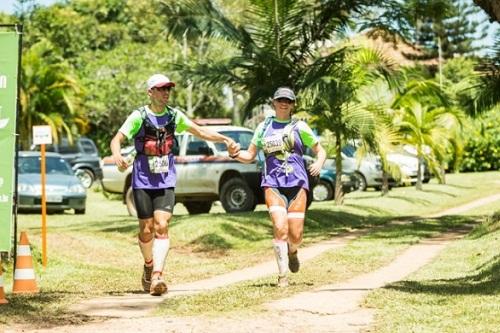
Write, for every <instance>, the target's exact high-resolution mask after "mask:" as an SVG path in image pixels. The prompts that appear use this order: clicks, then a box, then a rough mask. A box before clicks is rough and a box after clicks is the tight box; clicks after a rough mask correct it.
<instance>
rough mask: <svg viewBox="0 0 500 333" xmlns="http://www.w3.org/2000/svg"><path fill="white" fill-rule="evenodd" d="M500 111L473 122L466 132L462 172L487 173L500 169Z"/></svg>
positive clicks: (497, 110)
mask: <svg viewBox="0 0 500 333" xmlns="http://www.w3.org/2000/svg"><path fill="white" fill-rule="evenodd" d="M498 124H500V110H499V109H498V108H496V109H494V110H493V111H491V112H489V113H488V114H486V115H485V116H484V117H482V118H480V119H477V120H475V121H474V122H472V126H471V127H469V128H468V129H466V130H465V133H464V134H465V141H466V144H465V148H464V157H463V161H462V166H461V171H487V170H498V169H499V168H500V126H498Z"/></svg>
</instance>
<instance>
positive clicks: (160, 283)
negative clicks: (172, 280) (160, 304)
mask: <svg viewBox="0 0 500 333" xmlns="http://www.w3.org/2000/svg"><path fill="white" fill-rule="evenodd" d="M167 289H168V288H167V284H166V283H165V280H163V278H162V277H161V276H160V277H158V278H155V279H152V280H151V289H150V290H149V294H150V295H151V296H161V295H163V294H164V293H166V292H167Z"/></svg>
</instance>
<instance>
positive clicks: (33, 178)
mask: <svg viewBox="0 0 500 333" xmlns="http://www.w3.org/2000/svg"><path fill="white" fill-rule="evenodd" d="M40 162H41V155H40V152H35V151H26V152H25V151H21V152H19V158H18V168H17V170H18V182H17V192H18V208H19V209H20V210H40V209H41V207H42V184H41V171H40V170H41V168H40V167H41V164H40ZM45 165H46V184H45V196H46V207H47V211H63V210H66V209H73V210H74V211H75V214H85V204H86V200H87V192H86V190H85V188H84V187H83V186H82V184H81V182H80V180H79V179H78V178H77V177H76V176H75V174H74V172H73V170H72V169H71V166H70V165H69V164H68V162H66V161H65V160H64V158H63V157H62V156H61V155H59V154H56V153H47V154H46V159H45Z"/></svg>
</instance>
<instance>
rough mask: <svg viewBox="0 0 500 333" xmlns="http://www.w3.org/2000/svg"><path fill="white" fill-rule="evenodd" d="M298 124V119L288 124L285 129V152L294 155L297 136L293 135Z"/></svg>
mask: <svg viewBox="0 0 500 333" xmlns="http://www.w3.org/2000/svg"><path fill="white" fill-rule="evenodd" d="M297 123H298V119H296V118H293V119H292V121H291V122H290V123H288V124H286V126H285V128H284V129H283V145H284V147H285V151H288V152H291V153H293V151H294V147H295V135H293V131H294V129H295V125H296V124H297Z"/></svg>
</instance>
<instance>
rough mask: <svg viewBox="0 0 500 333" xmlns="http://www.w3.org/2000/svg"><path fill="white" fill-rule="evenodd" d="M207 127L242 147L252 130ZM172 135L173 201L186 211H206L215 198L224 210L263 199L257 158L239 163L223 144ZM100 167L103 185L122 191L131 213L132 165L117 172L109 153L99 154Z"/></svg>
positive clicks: (237, 209) (243, 207)
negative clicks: (174, 173)
mask: <svg viewBox="0 0 500 333" xmlns="http://www.w3.org/2000/svg"><path fill="white" fill-rule="evenodd" d="M211 128H213V129H214V130H215V131H217V132H220V133H222V134H224V135H226V136H229V137H231V138H233V139H234V140H235V141H236V142H238V143H240V145H241V148H242V149H246V148H248V146H249V145H250V141H251V139H252V136H253V131H252V130H250V129H247V128H244V127H238V126H225V125H224V126H222V125H221V126H211ZM176 138H177V141H178V146H177V147H178V149H176V150H175V151H174V154H175V166H176V169H177V185H176V188H175V195H176V202H181V203H183V204H184V206H186V209H187V210H188V212H189V213H190V214H201V213H208V212H209V211H210V208H211V207H212V203H213V202H214V201H217V200H220V202H221V203H222V207H223V208H224V209H225V210H226V211H227V212H245V211H252V210H254V209H255V206H256V205H257V204H258V203H263V202H264V196H263V193H262V190H261V188H260V168H259V163H258V160H257V162H253V163H250V164H244V163H240V162H238V161H235V160H233V159H231V158H230V157H229V156H228V152H227V149H226V145H225V144H223V143H213V142H209V141H205V140H203V139H199V138H197V137H195V136H193V135H191V134H190V133H187V132H186V133H183V134H179V135H176ZM131 150H132V147H128V148H125V149H123V150H122V154H123V155H127V154H128V153H130V151H131ZM101 167H102V170H103V179H102V185H103V189H104V190H105V191H107V192H113V193H123V201H124V203H125V204H126V206H127V209H128V211H129V213H130V214H131V215H135V214H136V211H135V205H134V200H133V195H132V189H131V187H130V183H131V175H132V167H129V168H128V169H127V170H126V171H125V172H119V171H118V169H117V167H116V165H115V163H114V160H113V158H112V157H110V156H108V157H105V158H103V160H102V166H101Z"/></svg>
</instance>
